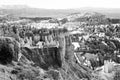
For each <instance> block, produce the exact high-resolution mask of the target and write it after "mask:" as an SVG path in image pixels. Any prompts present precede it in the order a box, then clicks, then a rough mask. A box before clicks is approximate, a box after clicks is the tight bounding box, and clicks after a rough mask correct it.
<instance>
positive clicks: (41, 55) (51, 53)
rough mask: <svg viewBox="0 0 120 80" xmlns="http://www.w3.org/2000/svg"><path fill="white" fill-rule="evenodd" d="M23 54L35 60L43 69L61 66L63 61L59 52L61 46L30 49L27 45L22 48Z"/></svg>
mask: <svg viewBox="0 0 120 80" xmlns="http://www.w3.org/2000/svg"><path fill="white" fill-rule="evenodd" d="M21 52H22V54H23V55H24V56H25V57H26V58H27V59H28V60H30V61H33V62H34V63H35V65H37V66H40V67H41V68H43V69H48V68H49V67H55V68H56V67H61V65H62V61H61V58H60V57H61V56H60V52H59V48H57V47H51V48H43V49H40V48H34V49H30V48H27V47H24V48H22V50H21Z"/></svg>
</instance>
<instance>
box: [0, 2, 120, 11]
mask: <svg viewBox="0 0 120 80" xmlns="http://www.w3.org/2000/svg"><path fill="white" fill-rule="evenodd" d="M1 5H27V6H30V7H35V8H47V9H68V8H81V7H98V8H120V0H0V6H1Z"/></svg>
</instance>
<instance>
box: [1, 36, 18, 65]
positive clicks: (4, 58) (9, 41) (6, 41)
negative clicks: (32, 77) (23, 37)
mask: <svg viewBox="0 0 120 80" xmlns="http://www.w3.org/2000/svg"><path fill="white" fill-rule="evenodd" d="M19 49H20V48H19V44H18V43H17V42H16V41H15V40H14V39H13V38H9V37H2V38H0V63H1V64H7V63H11V62H12V60H14V61H17V58H18V53H19V51H20V50H19Z"/></svg>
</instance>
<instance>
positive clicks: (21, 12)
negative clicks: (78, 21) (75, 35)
mask: <svg viewBox="0 0 120 80" xmlns="http://www.w3.org/2000/svg"><path fill="white" fill-rule="evenodd" d="M89 11H90V12H98V13H102V14H104V15H106V16H107V17H110V18H120V9H119V8H118V9H117V8H114V9H107V8H87V7H86V8H78V9H40V8H31V7H28V6H26V5H22V6H21V5H13V6H9V5H4V6H2V7H0V14H12V15H14V16H19V17H65V16H66V15H69V14H72V13H82V12H89Z"/></svg>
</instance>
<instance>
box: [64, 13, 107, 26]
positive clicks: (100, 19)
mask: <svg viewBox="0 0 120 80" xmlns="http://www.w3.org/2000/svg"><path fill="white" fill-rule="evenodd" d="M66 18H67V19H68V21H71V22H85V23H87V24H106V23H108V22H109V21H108V19H107V18H106V16H105V15H103V14H101V13H97V12H82V13H72V14H70V15H68V16H67V17H66Z"/></svg>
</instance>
